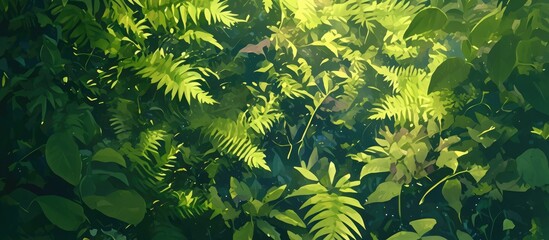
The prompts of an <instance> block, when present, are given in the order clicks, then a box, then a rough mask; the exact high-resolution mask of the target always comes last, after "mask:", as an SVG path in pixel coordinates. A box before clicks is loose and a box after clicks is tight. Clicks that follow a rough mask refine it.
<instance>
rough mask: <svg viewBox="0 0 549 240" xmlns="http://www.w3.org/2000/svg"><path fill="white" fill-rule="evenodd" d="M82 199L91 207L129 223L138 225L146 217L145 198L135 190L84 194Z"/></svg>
mask: <svg viewBox="0 0 549 240" xmlns="http://www.w3.org/2000/svg"><path fill="white" fill-rule="evenodd" d="M82 200H84V202H85V203H86V205H88V207H90V208H91V209H97V210H98V211H99V212H101V213H103V214H105V215H106V216H109V217H112V218H115V219H118V220H120V221H123V222H127V223H129V224H133V225H137V224H139V223H140V222H141V220H143V217H145V212H146V204H145V200H144V199H143V197H141V195H139V193H137V192H135V191H133V190H117V191H114V192H112V193H110V194H108V195H105V196H99V195H90V196H84V197H83V198H82Z"/></svg>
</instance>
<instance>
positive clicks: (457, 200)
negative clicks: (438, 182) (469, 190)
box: [442, 179, 462, 220]
mask: <svg viewBox="0 0 549 240" xmlns="http://www.w3.org/2000/svg"><path fill="white" fill-rule="evenodd" d="M442 196H443V197H444V199H446V201H447V202H448V206H450V207H451V208H452V209H454V210H455V211H456V213H457V215H458V218H459V219H460V220H461V207H462V205H461V182H460V181H459V180H457V179H450V180H448V181H446V182H445V183H444V186H443V187H442Z"/></svg>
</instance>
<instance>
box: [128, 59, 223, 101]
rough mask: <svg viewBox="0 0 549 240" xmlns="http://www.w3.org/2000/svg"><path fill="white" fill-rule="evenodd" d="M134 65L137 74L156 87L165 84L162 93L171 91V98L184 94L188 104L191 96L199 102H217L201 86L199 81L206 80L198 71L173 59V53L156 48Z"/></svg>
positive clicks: (181, 97)
mask: <svg viewBox="0 0 549 240" xmlns="http://www.w3.org/2000/svg"><path fill="white" fill-rule="evenodd" d="M134 65H135V66H134V67H135V68H136V69H138V70H139V72H138V74H140V75H142V76H143V77H147V78H150V79H151V82H152V83H157V84H158V86H157V89H160V88H161V87H163V86H166V89H165V91H164V94H166V95H168V94H169V93H171V98H172V99H174V98H175V96H177V97H178V99H179V101H181V100H182V99H183V96H184V97H185V99H186V100H187V102H188V103H189V104H191V98H193V99H196V100H197V101H198V102H200V103H206V104H214V103H217V101H215V100H214V99H213V98H212V97H211V96H210V95H209V94H208V92H206V91H204V90H203V89H202V88H201V84H200V82H201V81H202V82H205V81H206V80H205V79H204V78H203V77H202V76H201V75H200V73H198V72H196V71H194V70H193V69H194V68H193V67H192V66H191V65H188V64H184V60H175V59H174V56H173V54H167V55H166V54H165V53H164V50H162V49H160V50H156V51H155V52H154V53H153V54H151V55H148V56H143V57H141V58H140V59H139V60H138V61H137V62H136V63H134Z"/></svg>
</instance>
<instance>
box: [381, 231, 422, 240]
mask: <svg viewBox="0 0 549 240" xmlns="http://www.w3.org/2000/svg"><path fill="white" fill-rule="evenodd" d="M419 238H420V236H419V235H418V234H417V233H415V232H406V231H402V232H397V233H395V234H394V235H393V236H390V237H389V238H387V240H410V239H419Z"/></svg>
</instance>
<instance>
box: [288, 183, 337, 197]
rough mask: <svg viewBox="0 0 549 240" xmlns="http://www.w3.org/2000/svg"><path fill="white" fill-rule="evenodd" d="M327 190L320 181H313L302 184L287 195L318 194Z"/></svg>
mask: <svg viewBox="0 0 549 240" xmlns="http://www.w3.org/2000/svg"><path fill="white" fill-rule="evenodd" d="M323 192H328V189H326V187H324V186H322V185H321V184H320V183H314V184H307V185H305V186H302V187H300V188H298V189H297V190H295V191H294V192H292V193H291V194H290V195H288V197H296V196H303V195H312V194H318V193H323Z"/></svg>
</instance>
